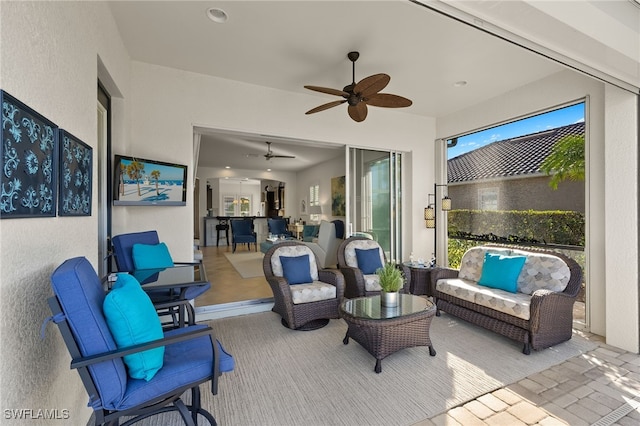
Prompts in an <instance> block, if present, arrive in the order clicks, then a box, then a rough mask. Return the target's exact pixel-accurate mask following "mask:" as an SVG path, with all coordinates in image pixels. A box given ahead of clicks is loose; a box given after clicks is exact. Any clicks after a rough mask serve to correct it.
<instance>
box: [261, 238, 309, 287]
mask: <svg viewBox="0 0 640 426" xmlns="http://www.w3.org/2000/svg"><path fill="white" fill-rule="evenodd" d="M305 254H308V255H309V273H310V274H311V279H312V280H313V281H317V280H318V264H317V263H316V256H315V254H313V251H312V250H311V249H310V248H309V247H307V246H305V245H295V246H282V247H278V248H277V249H276V250H275V251H274V253H273V255H272V256H271V269H272V270H273V275H275V276H276V277H284V273H283V270H282V262H280V256H287V257H297V256H303V255H305Z"/></svg>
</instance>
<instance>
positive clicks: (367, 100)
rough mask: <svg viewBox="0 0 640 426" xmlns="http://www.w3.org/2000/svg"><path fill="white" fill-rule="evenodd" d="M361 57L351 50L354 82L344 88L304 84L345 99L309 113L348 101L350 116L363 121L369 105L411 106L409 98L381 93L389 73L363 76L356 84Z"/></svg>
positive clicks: (310, 88) (306, 87) (309, 87)
mask: <svg viewBox="0 0 640 426" xmlns="http://www.w3.org/2000/svg"><path fill="white" fill-rule="evenodd" d="M359 57H360V53H358V52H349V54H348V55H347V58H349V60H350V61H351V63H352V70H353V73H352V82H351V84H348V85H347V86H345V87H344V88H343V89H342V90H338V89H331V88H328V87H320V86H304V87H305V89H309V90H313V91H316V92H320V93H327V94H329V95H335V96H341V97H343V98H344V99H343V100H339V101H333V102H329V103H326V104H323V105H320V106H317V107H315V108H313V109H310V110H309V111H307V112H306V114H307V115H308V114H314V113H316V112H320V111H324V110H325V109H329V108H333V107H334V106H338V105H341V104H343V103H345V102H346V103H347V104H348V106H347V112H348V114H349V117H351V119H352V120H353V121H356V122H361V121H364V119H365V118H367V112H368V111H367V105H370V106H377V107H383V108H405V107H408V106H411V104H412V103H413V102H411V100H409V99H407V98H404V97H402V96H398V95H392V94H389V93H379V92H380V91H381V90H383V89H384V88H385V87H387V85H388V84H389V81H391V77H389V76H388V75H387V74H374V75H371V76H369V77H366V78H363V79H362V80H360V81H359V82H358V83H357V84H356V61H357V60H358V58H359Z"/></svg>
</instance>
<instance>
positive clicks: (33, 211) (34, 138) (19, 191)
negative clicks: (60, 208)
mask: <svg viewBox="0 0 640 426" xmlns="http://www.w3.org/2000/svg"><path fill="white" fill-rule="evenodd" d="M0 100H1V102H2V143H1V144H0V161H1V166H2V170H1V173H0V218H1V219H8V218H21V217H22V218H24V217H47V216H55V215H56V200H57V192H56V190H57V177H58V128H57V126H56V125H55V124H54V123H52V122H51V121H49V120H47V119H46V118H45V117H43V116H42V115H40V114H38V113H37V112H36V111H34V110H32V109H31V108H29V107H28V106H26V105H25V104H23V103H22V102H20V101H19V100H17V99H16V98H14V97H12V96H11V95H9V94H8V93H7V92H5V91H2V90H0Z"/></svg>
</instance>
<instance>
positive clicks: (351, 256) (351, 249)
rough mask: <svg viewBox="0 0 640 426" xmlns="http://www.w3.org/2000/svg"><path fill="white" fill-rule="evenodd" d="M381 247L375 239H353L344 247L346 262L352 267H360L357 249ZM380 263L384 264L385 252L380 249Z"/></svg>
mask: <svg viewBox="0 0 640 426" xmlns="http://www.w3.org/2000/svg"><path fill="white" fill-rule="evenodd" d="M373 248H376V249H380V244H378V242H377V241H374V240H368V239H367V240H353V241H351V242H349V244H347V245H346V247H345V248H344V262H345V263H346V264H347V266H350V267H352V268H357V267H358V258H357V257H356V249H361V250H369V249H373ZM380 264H381V265H383V264H384V254H383V253H382V250H380Z"/></svg>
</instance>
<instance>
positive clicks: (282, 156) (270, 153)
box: [264, 142, 296, 161]
mask: <svg viewBox="0 0 640 426" xmlns="http://www.w3.org/2000/svg"><path fill="white" fill-rule="evenodd" d="M265 143H266V144H267V153H266V154H264V158H265V159H266V160H267V161H269V160H271V159H272V158H296V157H295V156H293V155H276V154H274V153H273V151H271V142H265Z"/></svg>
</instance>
